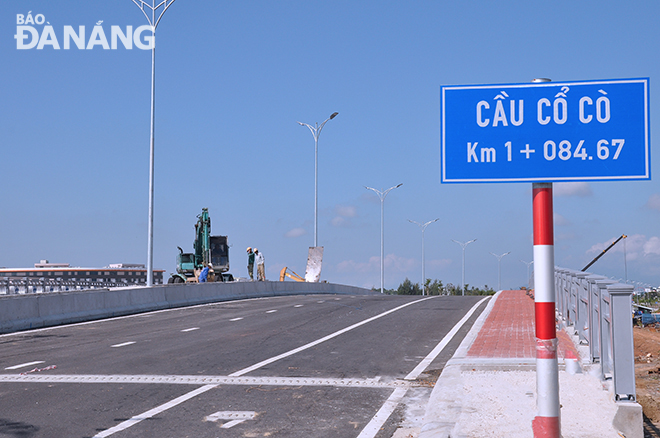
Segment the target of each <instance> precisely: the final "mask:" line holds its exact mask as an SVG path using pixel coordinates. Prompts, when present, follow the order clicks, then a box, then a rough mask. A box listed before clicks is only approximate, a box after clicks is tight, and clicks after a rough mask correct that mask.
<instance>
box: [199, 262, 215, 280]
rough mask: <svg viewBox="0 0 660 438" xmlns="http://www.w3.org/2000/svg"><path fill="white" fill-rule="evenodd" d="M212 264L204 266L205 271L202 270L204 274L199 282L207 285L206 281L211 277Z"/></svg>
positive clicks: (200, 276) (201, 274)
mask: <svg viewBox="0 0 660 438" xmlns="http://www.w3.org/2000/svg"><path fill="white" fill-rule="evenodd" d="M212 267H213V265H212V264H210V263H209V264H208V265H207V266H204V269H202V272H201V273H200V274H199V282H200V283H206V280H207V279H208V277H209V268H212Z"/></svg>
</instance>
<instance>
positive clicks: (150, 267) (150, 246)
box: [132, 0, 174, 286]
mask: <svg viewBox="0 0 660 438" xmlns="http://www.w3.org/2000/svg"><path fill="white" fill-rule="evenodd" d="M132 1H133V3H135V5H136V6H137V7H138V8H140V10H141V11H142V13H143V14H144V16H145V17H146V18H147V22H149V25H150V26H151V135H150V139H149V144H150V147H149V223H148V225H147V228H148V231H147V234H148V237H147V286H152V285H153V284H154V137H155V130H156V28H157V27H158V23H160V19H161V18H163V14H164V13H165V11H167V10H168V9H169V7H170V6H172V3H174V0H163V1H161V2H160V3H158V4H156V0H151V5H149V4H148V3H147V2H146V1H144V0H132ZM161 7H162V8H163V10H162V11H160V12H157V11H158V9H160V8H161ZM145 8H146V9H145Z"/></svg>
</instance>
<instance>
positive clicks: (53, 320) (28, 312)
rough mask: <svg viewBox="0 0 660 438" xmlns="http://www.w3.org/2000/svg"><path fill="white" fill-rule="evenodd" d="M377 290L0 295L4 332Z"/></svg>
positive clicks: (260, 287) (207, 288)
mask: <svg viewBox="0 0 660 438" xmlns="http://www.w3.org/2000/svg"><path fill="white" fill-rule="evenodd" d="M377 293H378V292H376V291H373V290H369V289H363V288H359V287H354V286H346V285H341V284H332V283H298V282H288V281H260V282H256V281H254V282H252V281H251V282H231V283H203V284H171V285H170V284H168V285H159V286H153V287H144V286H142V287H138V286H136V287H129V288H112V289H91V290H85V291H68V292H50V293H37V294H25V295H7V296H0V333H11V332H16V331H20V330H28V329H33V328H41V327H50V326H55V325H60V324H69V323H74V322H84V321H91V320H95V319H102V318H110V317H114V316H123V315H132V314H135V313H141V312H149V311H153V310H162V309H171V308H175V307H185V306H193V305H197V304H208V303H216V302H221V301H232V300H242V299H248V298H264V297H274V296H286V295H312V294H340V295H372V294H377Z"/></svg>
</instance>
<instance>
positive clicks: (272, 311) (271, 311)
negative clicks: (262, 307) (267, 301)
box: [266, 310, 277, 313]
mask: <svg viewBox="0 0 660 438" xmlns="http://www.w3.org/2000/svg"><path fill="white" fill-rule="evenodd" d="M275 312H277V310H269V311H268V312H266V313H275Z"/></svg>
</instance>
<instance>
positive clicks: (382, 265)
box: [364, 183, 403, 293]
mask: <svg viewBox="0 0 660 438" xmlns="http://www.w3.org/2000/svg"><path fill="white" fill-rule="evenodd" d="M402 185H403V183H401V184H398V185H396V186H394V187H390V188H389V189H387V190H385V191H381V190H377V189H374V188H372V187H367V186H364V188H365V189H367V190H373V191H374V193H376V194H377V195H378V197H379V198H380V293H383V283H384V278H385V276H384V274H383V273H384V272H385V256H384V254H383V240H384V233H383V211H384V210H383V203H384V201H385V196H387V194H388V193H389V192H390V191H391V190H394V189H397V188H399V187H401V186H402Z"/></svg>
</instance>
